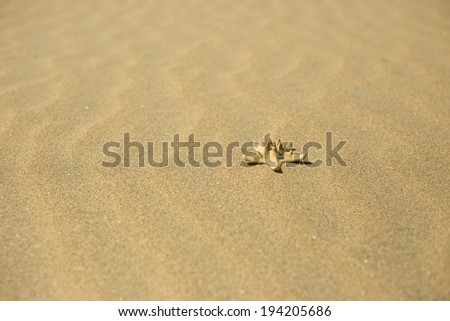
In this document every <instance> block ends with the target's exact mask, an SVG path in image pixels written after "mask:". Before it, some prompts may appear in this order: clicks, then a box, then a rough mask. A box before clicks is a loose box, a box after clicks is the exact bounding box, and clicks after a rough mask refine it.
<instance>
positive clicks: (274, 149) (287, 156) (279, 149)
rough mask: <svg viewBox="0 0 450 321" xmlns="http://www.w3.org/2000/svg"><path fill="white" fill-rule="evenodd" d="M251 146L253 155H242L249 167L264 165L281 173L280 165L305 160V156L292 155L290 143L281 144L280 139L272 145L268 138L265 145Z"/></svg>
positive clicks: (292, 150)
mask: <svg viewBox="0 0 450 321" xmlns="http://www.w3.org/2000/svg"><path fill="white" fill-rule="evenodd" d="M255 144H256V145H257V146H256V147H255V146H252V147H253V149H254V151H255V155H254V156H247V155H243V159H244V161H246V162H247V163H248V164H249V165H256V164H266V165H267V166H269V167H270V168H272V169H273V170H274V171H275V172H281V165H283V164H284V163H300V162H301V161H302V160H304V159H305V157H306V155H305V154H299V153H294V150H295V149H294V148H293V147H292V143H291V142H286V143H282V142H281V140H280V139H278V140H277V141H276V143H273V142H272V140H271V139H270V138H269V140H268V141H266V142H265V143H261V144H258V143H256V142H255Z"/></svg>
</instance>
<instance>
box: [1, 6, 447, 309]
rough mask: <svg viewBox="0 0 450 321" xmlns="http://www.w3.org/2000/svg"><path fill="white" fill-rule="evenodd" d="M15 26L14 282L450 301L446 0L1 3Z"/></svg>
mask: <svg viewBox="0 0 450 321" xmlns="http://www.w3.org/2000/svg"><path fill="white" fill-rule="evenodd" d="M0 43H1V46H0V112H1V117H0V151H1V153H0V168H1V171H0V299H1V300H450V148H449V137H450V126H449V125H450V3H449V2H448V1H444V0H442V1H441V0H430V1H406V0H403V1H397V0H390V1H387V0H381V1H256V0H255V1H243V0H240V1H164V2H163V1H140V2H138V1H125V2H113V1H95V2H92V1H90V2H88V1H81V2H75V1H54V2H52V1H39V2H37V1H3V2H2V5H1V9H0ZM326 132H332V135H333V142H334V145H336V144H337V142H339V141H341V140H342V141H346V144H345V146H344V147H343V148H342V149H341V151H340V152H339V154H340V155H341V157H342V158H343V159H344V160H345V162H346V165H347V166H342V165H340V164H338V163H337V162H335V161H333V163H332V166H326V164H325V163H324V164H322V165H320V166H317V167H311V166H306V165H298V166H295V167H292V168H286V167H283V173H282V174H280V173H275V172H273V171H272V170H271V169H270V168H269V167H267V166H265V165H258V166H252V167H244V166H240V160H241V153H240V152H239V150H238V149H235V150H234V151H233V153H232V161H233V163H232V166H231V167H227V166H225V165H223V164H222V165H221V166H218V167H215V168H211V167H208V166H205V165H203V164H202V165H201V166H200V167H198V168H196V167H193V166H191V165H188V166H186V167H184V168H181V167H179V166H176V165H175V164H174V162H173V158H174V155H173V153H172V151H171V150H169V164H168V166H167V167H163V168H155V167H151V166H149V165H148V163H146V165H145V166H144V167H139V166H138V161H137V158H136V157H137V154H138V152H137V149H136V148H134V149H133V150H132V154H131V156H132V159H131V164H130V167H128V168H127V167H124V166H122V165H120V166H117V167H104V166H102V162H104V161H110V160H111V158H110V157H107V156H105V154H104V153H103V151H102V148H103V145H104V144H105V143H107V142H110V141H116V142H122V143H123V139H124V138H123V137H124V133H129V134H130V137H131V139H132V140H133V141H139V142H142V143H143V144H145V143H146V142H148V141H152V142H155V144H156V146H157V148H156V151H155V153H156V156H157V157H156V158H158V157H159V156H158V155H160V153H159V149H160V147H158V146H160V144H161V142H163V141H166V142H170V141H172V140H173V137H174V135H176V134H177V133H179V135H180V137H181V138H182V139H183V140H187V137H188V135H190V134H192V133H194V134H195V138H196V139H197V140H198V141H200V142H201V143H202V144H204V143H205V142H212V141H214V142H218V143H220V144H223V145H224V146H226V145H227V144H229V143H230V142H233V141H237V142H246V141H261V140H262V138H263V137H264V135H265V134H267V133H270V134H271V136H272V137H273V138H277V137H280V138H282V139H283V140H285V141H292V142H294V145H295V146H302V145H303V144H305V143H306V142H318V143H320V144H321V145H323V146H324V148H323V149H321V150H318V149H312V150H311V153H309V154H308V157H309V158H311V159H322V160H325V152H326V149H325V137H326ZM181 156H182V157H185V156H186V155H185V153H184V152H183V153H182V155H181ZM195 156H196V158H197V159H198V160H199V159H201V157H202V150H201V149H200V150H196V153H195Z"/></svg>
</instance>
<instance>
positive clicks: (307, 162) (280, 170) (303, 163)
mask: <svg viewBox="0 0 450 321" xmlns="http://www.w3.org/2000/svg"><path fill="white" fill-rule="evenodd" d="M290 164H296V165H305V166H309V165H312V163H311V162H310V161H306V160H299V161H296V162H290ZM262 165H265V164H257V163H246V164H245V165H244V167H255V166H262ZM266 166H267V165H266ZM285 166H286V167H294V166H288V165H285ZM274 172H275V173H277V174H283V170H282V169H281V168H280V169H279V170H274Z"/></svg>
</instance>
